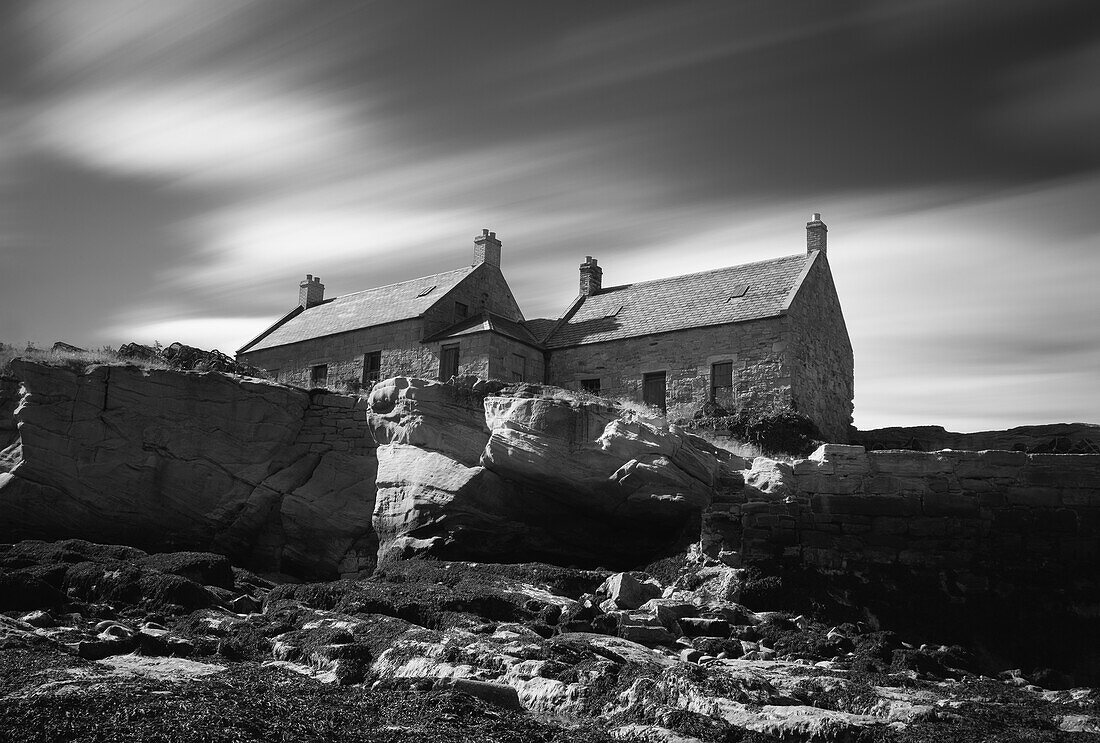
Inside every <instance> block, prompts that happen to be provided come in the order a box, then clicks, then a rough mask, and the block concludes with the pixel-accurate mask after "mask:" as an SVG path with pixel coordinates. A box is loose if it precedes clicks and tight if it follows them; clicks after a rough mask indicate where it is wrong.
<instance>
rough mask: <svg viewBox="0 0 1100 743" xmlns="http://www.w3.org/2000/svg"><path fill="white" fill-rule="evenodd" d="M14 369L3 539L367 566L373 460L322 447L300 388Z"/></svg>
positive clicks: (262, 563) (287, 566)
mask: <svg viewBox="0 0 1100 743" xmlns="http://www.w3.org/2000/svg"><path fill="white" fill-rule="evenodd" d="M12 369H13V371H14V373H15V374H16V375H17V376H18V377H19V378H20V379H21V380H22V382H23V385H24V387H25V389H26V394H25V395H24V396H23V398H22V402H21V404H20V406H19V408H18V410H17V412H16V416H17V418H18V420H19V431H20V434H21V439H22V460H21V461H19V462H18V463H17V464H15V466H14V467H13V468H12V471H11V472H9V473H3V474H0V512H2V513H3V519H2V520H0V540H8V541H15V540H18V539H25V538H38V539H60V538H67V537H79V538H82V539H89V540H95V541H99V542H115V543H121V544H130V545H134V546H137V547H141V548H143V549H147V550H150V551H155V550H163V549H195V550H204V551H214V552H219V553H222V554H226V555H228V556H229V557H230V558H231V559H232V560H233V561H234V562H235V563H237V564H242V565H247V566H249V567H253V568H255V569H259V570H262V571H268V572H284V573H294V574H297V575H301V576H304V577H326V576H335V575H336V574H338V573H340V572H357V571H359V570H362V569H366V570H369V569H371V568H372V567H373V562H374V553H375V551H376V541H375V539H374V536H373V529H372V526H371V513H372V511H373V506H374V499H373V496H374V492H373V479H374V465H373V457H370V456H367V455H365V454H364V453H362V452H353V451H350V450H345V451H337V450H330V449H329V448H327V445H325V444H323V443H320V442H322V440H323V436H322V435H321V434H320V433H319V432H321V428H320V427H321V426H322V425H323V421H320V422H316V423H315V422H312V421H315V420H318V421H319V418H318V416H316V415H313V413H314V412H315V410H314V408H316V406H315V405H313V403H312V401H311V397H310V394H309V393H308V392H306V391H304V390H299V389H295V388H292V387H288V386H285V385H278V384H274V383H270V382H266V381H263V380H258V379H251V378H247V377H237V376H231V375H227V374H221V373H214V372H210V373H196V372H188V373H181V372H176V371H169V370H151V371H148V370H145V371H143V370H141V369H139V368H137V367H133V366H97V367H93V368H91V369H90V370H88V371H87V372H86V373H83V374H80V373H75V372H73V371H71V370H68V369H64V368H58V367H52V366H46V365H42V364H37V363H33V362H27V361H21V360H16V361H13V362H12ZM349 404H350V403H349ZM315 429H316V430H315Z"/></svg>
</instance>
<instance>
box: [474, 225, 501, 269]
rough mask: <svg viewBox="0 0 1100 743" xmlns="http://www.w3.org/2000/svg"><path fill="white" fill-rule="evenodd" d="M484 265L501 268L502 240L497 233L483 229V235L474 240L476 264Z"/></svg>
mask: <svg viewBox="0 0 1100 743" xmlns="http://www.w3.org/2000/svg"><path fill="white" fill-rule="evenodd" d="M482 263H488V264H490V265H493V266H496V267H497V268H500V240H498V239H497V233H495V232H489V230H487V229H482V230H481V234H480V235H479V236H477V237H475V238H474V262H473V265H475V266H479V265H481V264H482Z"/></svg>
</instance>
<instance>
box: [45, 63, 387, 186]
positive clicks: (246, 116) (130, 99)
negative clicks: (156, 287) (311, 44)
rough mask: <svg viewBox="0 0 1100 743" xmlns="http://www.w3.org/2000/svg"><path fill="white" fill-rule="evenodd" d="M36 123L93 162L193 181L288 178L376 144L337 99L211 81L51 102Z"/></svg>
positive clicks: (48, 137) (72, 153)
mask: <svg viewBox="0 0 1100 743" xmlns="http://www.w3.org/2000/svg"><path fill="white" fill-rule="evenodd" d="M30 126H31V128H32V129H33V130H34V131H35V132H37V135H38V138H39V141H40V143H41V145H42V146H43V147H44V148H46V149H47V150H50V151H53V152H56V153H61V154H63V155H67V156H69V157H72V158H75V159H77V160H79V161H81V162H83V163H85V164H86V165H88V166H90V167H96V168H102V169H106V170H113V171H117V172H120V173H123V174H129V175H152V176H159V177H161V178H164V179H167V180H170V181H172V182H176V183H182V184H192V185H195V184H199V183H203V182H215V183H216V182H227V181H228V182H240V181H252V182H256V181H259V182H260V183H263V182H265V181H266V180H267V179H270V178H272V177H275V176H282V177H284V178H289V177H292V176H293V175H295V174H298V173H300V172H301V171H303V170H306V171H308V170H311V169H324V168H326V167H330V168H331V167H333V166H335V165H339V164H340V162H341V158H342V157H343V155H344V154H345V153H347V152H349V151H352V150H354V149H356V148H357V147H361V148H369V147H370V146H371V143H370V138H369V136H366V133H365V132H363V131H361V130H359V129H358V127H357V126H356V125H355V124H353V123H352V117H351V115H350V113H349V111H348V107H346V106H343V105H340V104H338V103H337V102H335V101H329V100H324V99H323V98H318V99H310V98H306V97H296V96H288V95H284V94H282V93H280V92H279V91H275V90H264V89H262V88H258V87H256V86H253V85H248V84H245V85H227V84H225V83H222V82H219V81H204V80H194V81H191V82H188V83H186V84H178V85H168V86H161V87H158V88H134V87H122V88H111V89H98V90H91V91H87V92H83V93H80V94H78V95H74V96H71V97H66V98H63V99H62V100H60V101H51V102H47V103H45V104H44V105H43V107H42V110H41V111H40V112H39V113H38V114H37V115H35V116H33V118H32V119H31V122H30Z"/></svg>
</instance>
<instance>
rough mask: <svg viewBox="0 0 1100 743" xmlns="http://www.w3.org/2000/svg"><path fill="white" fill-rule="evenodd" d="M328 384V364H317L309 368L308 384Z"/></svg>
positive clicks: (320, 385) (314, 385) (315, 385)
mask: <svg viewBox="0 0 1100 743" xmlns="http://www.w3.org/2000/svg"><path fill="white" fill-rule="evenodd" d="M327 384H328V364H318V365H317V366H314V367H312V368H311V369H310V370H309V386H310V387H324V386H325V385H327Z"/></svg>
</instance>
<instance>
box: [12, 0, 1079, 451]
mask: <svg viewBox="0 0 1100 743" xmlns="http://www.w3.org/2000/svg"><path fill="white" fill-rule="evenodd" d="M1098 88H1100V3H1097V2H1095V0H1075V1H1073V2H1070V1H1068V0H1066V1H1060V0H974V1H972V2H967V1H965V0H832V1H831V2H823V1H816V2H809V1H796V0H790V1H786V2H775V0H759V1H756V0H722V1H720V2H668V1H667V0H661V1H659V2H641V1H638V2H610V1H609V2H601V3H593V2H590V1H586V2H566V1H563V0H555V1H554V2H521V1H519V0H501V1H499V2H498V1H495V0H491V1H483V0H471V1H470V2H461V3H457V2H447V1H442V2H434V1H427V0H399V1H394V2H389V1H382V2H365V1H363V2H351V1H350V0H349V1H343V0H341V1H332V0H308V1H307V0H297V1H294V0H285V1H279V2H272V1H267V2H241V1H236V0H188V2H177V1H176V0H150V1H148V2H137V1H135V0H33V1H31V0H8V1H7V2H4V3H2V4H0V341H5V342H7V343H10V344H15V345H22V344H25V343H27V342H33V343H36V344H38V345H40V346H43V345H46V346H48V345H49V344H52V343H53V342H54V341H57V340H63V341H66V342H68V343H72V344H76V345H79V346H82V347H85V348H96V347H99V346H102V345H113V346H118V345H120V344H122V343H126V342H129V341H138V342H142V343H152V342H153V341H159V342H161V343H163V344H165V345H167V344H169V343H171V342H173V341H182V342H185V343H188V344H191V345H197V346H200V347H202V348H207V349H209V348H218V349H220V350H222V351H226V352H229V353H232V352H233V351H235V350H236V349H237V348H239V347H240V346H241V345H243V344H244V343H245V342H246V341H248V340H249V339H250V338H252V337H253V336H255V335H256V334H257V333H258V332H259V331H261V330H262V329H263V328H265V327H267V325H269V324H270V323H271V322H272V321H273V320H274V319H275V318H277V317H279V316H281V315H282V314H284V313H285V312H286V311H287V310H289V309H291V308H292V307H293V306H294V305H295V304H296V302H297V296H298V282H299V281H301V280H302V279H303V278H304V275H305V274H306V273H311V274H314V275H317V276H320V277H321V278H322V281H323V282H324V283H325V285H326V296H329V297H331V296H337V295H341V294H346V293H349V292H354V291H359V290H362V289H365V288H370V287H373V286H380V285H384V284H388V283H392V282H395V281H401V280H404V279H408V278H413V277H416V276H421V275H425V274H430V273H434V272H437V271H441V270H447V269H450V268H457V267H460V266H462V265H466V264H468V262H469V260H470V258H471V251H472V241H473V238H474V237H475V236H476V235H478V234H480V232H481V230H482V229H483V228H488V229H491V230H493V231H495V232H496V233H497V235H498V237H499V238H500V239H501V241H502V242H503V245H504V254H503V261H502V263H503V270H504V273H505V275H506V276H507V278H508V280H509V283H510V284H511V286H512V289H513V291H514V293H515V294H516V297H517V299H518V300H519V302H520V305H521V307H522V308H523V311H524V313H525V315H526V316H527V317H528V318H533V317H556V316H558V315H559V314H560V313H561V312H562V311H563V310H564V308H565V307H566V306H567V305H568V303H569V302H570V300H571V299H572V298H573V296H574V295H575V294H576V288H577V267H578V265H579V264H580V263H581V262H582V261H583V260H584V257H585V256H586V255H591V256H595V257H597V259H598V260H599V262H600V265H601V266H602V267H603V268H604V283H605V285H615V284H622V283H629V282H633V281H641V280H646V279H653V278H660V277H663V276H670V275H677V274H683V273H690V272H694V271H702V270H707V269H711V268H718V267H722V266H727V265H733V264H737V263H744V262H748V261H754V260H764V259H767V258H772V257H778V256H783V255H791V254H795V253H798V252H801V251H803V250H804V249H805V223H806V221H807V220H808V219H809V218H810V214H811V213H812V212H820V213H821V214H822V219H823V220H824V221H825V222H826V223H827V224H828V225H829V249H828V257H829V262H830V265H831V267H832V271H833V275H834V278H835V281H836V284H837V289H838V292H839V294H840V298H841V303H842V305H843V308H844V313H845V317H846V320H847V323H848V330H849V334H850V336H851V340H852V345H853V347H854V349H855V366H856V399H855V423H856V425H857V426H858V427H860V428H863V429H868V428H874V427H880V426H887V425H943V426H945V427H947V428H948V429H949V430H956V431H975V430H990V429H998V428H1005V427H1010V426H1016V425H1024V424H1032V423H1052V422H1062V421H1066V422H1072V421H1082V422H1093V423H1098V422H1100V291H1098V289H1097V283H1098V281H1100V214H1098V211H1100V210H1098V207H1100V90H1098Z"/></svg>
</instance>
